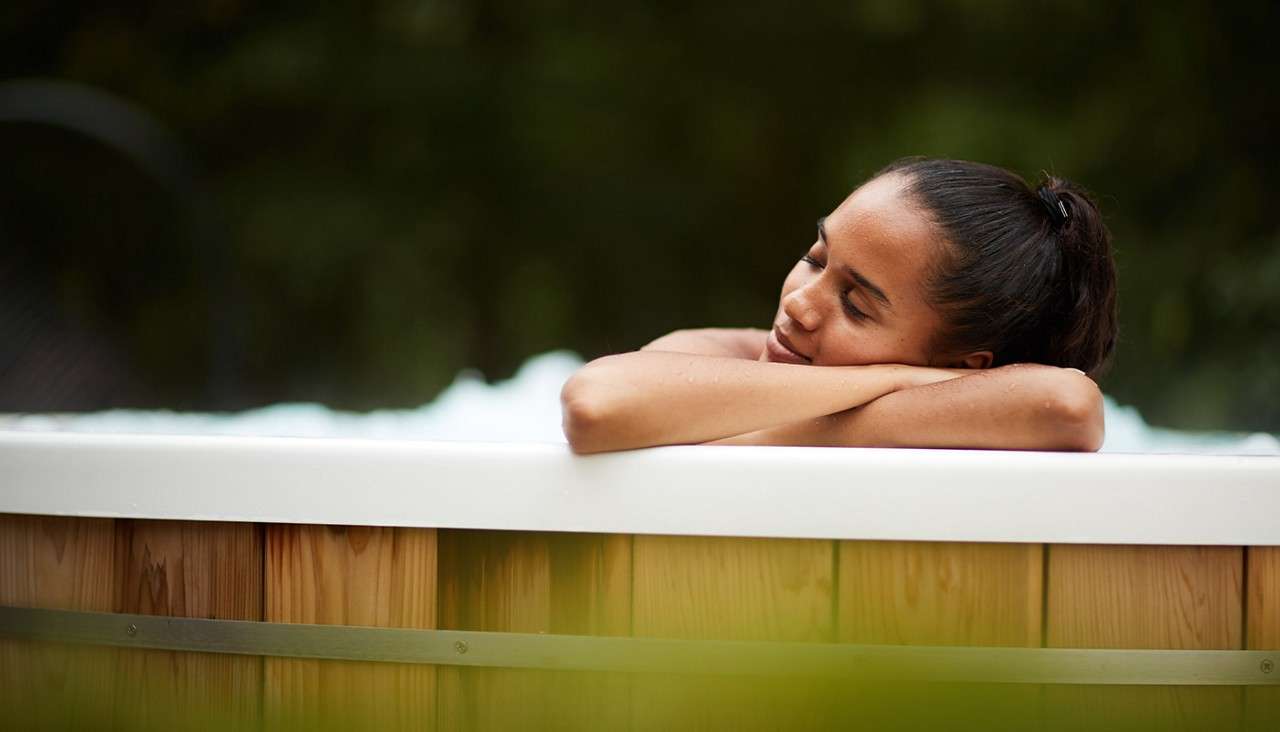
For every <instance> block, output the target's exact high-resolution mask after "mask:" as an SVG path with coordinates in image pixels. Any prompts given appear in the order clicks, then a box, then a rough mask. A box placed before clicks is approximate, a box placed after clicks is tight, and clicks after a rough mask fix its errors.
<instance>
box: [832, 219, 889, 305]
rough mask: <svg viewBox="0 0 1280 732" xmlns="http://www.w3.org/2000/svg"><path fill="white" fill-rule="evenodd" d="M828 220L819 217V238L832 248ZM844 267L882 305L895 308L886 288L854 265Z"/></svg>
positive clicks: (845, 271)
mask: <svg viewBox="0 0 1280 732" xmlns="http://www.w3.org/2000/svg"><path fill="white" fill-rule="evenodd" d="M826 221H827V217H826V216H823V217H822V218H820V219H818V239H819V240H820V241H821V242H822V245H823V246H825V247H827V248H828V249H830V248H831V245H830V244H828V243H827V227H826ZM842 269H844V273H845V274H847V275H849V277H851V278H853V281H854V282H856V283H858V286H859V287H861V288H862V289H864V290H866V291H867V292H868V293H869V294H870V295H871V296H872V297H874V298H875V299H876V300H877V301H879V302H880V304H881V305H884V306H885V307H886V308H889V309H890V310H892V309H893V303H891V302H889V296H888V295H886V294H884V290H881V289H880V288H879V287H877V286H876V283H874V282H872V281H871V280H869V279H867V278H866V277H865V276H864V275H863V274H862V273H861V272H859V271H858V270H856V269H854V268H853V267H850V266H849V265H847V264H846V265H844V266H843V267H842Z"/></svg>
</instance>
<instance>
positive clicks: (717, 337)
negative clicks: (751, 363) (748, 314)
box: [640, 328, 769, 360]
mask: <svg viewBox="0 0 1280 732" xmlns="http://www.w3.org/2000/svg"><path fill="white" fill-rule="evenodd" d="M768 335H769V332H768V331H766V330H761V329H759V328H690V329H685V330H677V331H673V332H671V333H668V334H667V335H664V336H662V337H661V338H658V339H656V340H654V341H653V342H652V343H649V344H648V345H646V346H644V347H643V348H641V349H640V350H642V351H671V352H675V353H693V354H697V355H700V356H723V357H729V358H748V359H752V360H754V359H756V358H757V357H759V355H760V352H761V351H763V350H764V342H765V338H766V337H767V336H768Z"/></svg>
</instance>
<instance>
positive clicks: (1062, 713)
mask: <svg viewBox="0 0 1280 732" xmlns="http://www.w3.org/2000/svg"><path fill="white" fill-rule="evenodd" d="M1048 560H1049V573H1048V574H1049V591H1048V613H1047V633H1046V641H1047V645H1048V646H1050V647H1054V648H1135V649H1136V648H1168V649H1206V650H1207V649H1225V650H1238V649H1240V648H1241V647H1242V643H1243V640H1244V638H1243V609H1244V606H1243V600H1244V598H1243V596H1242V580H1243V568H1244V561H1243V560H1244V554H1243V551H1242V550H1241V548H1240V547H1180V546H1179V547H1174V546H1098V545H1059V544H1054V545H1051V546H1050V548H1049V559H1048ZM1044 698H1045V703H1046V707H1047V711H1048V712H1049V720H1050V721H1057V722H1059V723H1060V724H1059V726H1060V727H1061V728H1063V729H1078V728H1079V726H1080V724H1081V722H1082V720H1081V718H1080V717H1079V716H1078V715H1079V714H1082V713H1084V714H1087V717H1086V721H1087V722H1088V723H1089V724H1090V725H1098V724H1101V725H1103V726H1107V725H1113V726H1118V727H1121V728H1124V729H1161V730H1164V729H1215V730H1217V729H1238V728H1239V727H1240V723H1241V709H1242V704H1243V693H1242V690H1241V689H1240V688H1239V687H1125V686H1092V687H1073V686H1048V687H1046V688H1045V697H1044Z"/></svg>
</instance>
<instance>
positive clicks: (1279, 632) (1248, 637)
mask: <svg viewBox="0 0 1280 732" xmlns="http://www.w3.org/2000/svg"><path fill="white" fill-rule="evenodd" d="M1246 552H1248V555H1247V557H1248V561H1247V564H1248V568H1249V571H1248V576H1247V578H1246V581H1245V587H1246V588H1248V589H1247V592H1248V597H1247V598H1246V607H1247V610H1246V612H1245V620H1246V624H1247V626H1246V628H1245V647H1246V648H1250V649H1255V650H1260V651H1261V650H1267V651H1272V650H1274V651H1276V653H1275V654H1274V657H1273V658H1271V659H1270V660H1271V662H1272V671H1271V673H1272V674H1273V675H1276V676H1280V547H1276V546H1251V547H1249V548H1248V549H1246ZM1245 722H1246V725H1245V726H1246V728H1247V729H1250V730H1259V732H1261V731H1262V730H1268V731H1272V730H1280V687H1277V686H1269V687H1262V686H1256V687H1250V688H1248V689H1245Z"/></svg>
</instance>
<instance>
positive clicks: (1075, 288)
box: [877, 158, 1116, 376]
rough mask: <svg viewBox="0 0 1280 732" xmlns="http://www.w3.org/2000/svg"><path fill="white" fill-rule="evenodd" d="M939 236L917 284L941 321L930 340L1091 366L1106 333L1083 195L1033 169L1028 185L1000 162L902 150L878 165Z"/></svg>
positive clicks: (1098, 235) (1098, 231)
mask: <svg viewBox="0 0 1280 732" xmlns="http://www.w3.org/2000/svg"><path fill="white" fill-rule="evenodd" d="M887 173H894V174H898V175H902V176H904V177H905V178H906V191H907V194H908V195H909V196H910V197H911V198H912V199H914V201H915V202H916V203H917V204H918V205H920V206H921V208H923V209H924V212H925V215H926V216H927V217H928V218H929V219H930V221H931V222H932V223H933V224H934V225H935V226H936V227H937V228H938V229H939V230H940V232H941V233H942V235H943V237H944V238H945V239H946V241H945V243H944V246H943V247H942V253H941V256H940V257H939V258H938V264H937V265H936V266H935V268H934V271H933V272H932V273H931V276H930V281H929V282H928V284H927V292H928V298H929V300H930V302H931V304H932V305H933V306H934V307H935V308H936V309H937V310H938V312H939V313H940V314H941V315H942V317H943V321H944V323H945V324H946V325H945V327H944V328H943V330H942V332H941V333H940V334H939V335H938V336H937V337H936V338H935V341H934V343H933V346H934V350H935V352H939V353H943V354H955V355H957V356H960V355H963V354H964V353H968V352H972V351H975V350H990V351H991V352H992V354H993V356H994V358H993V363H992V364H991V365H992V366H999V365H1002V364H1008V363H1018V362H1023V361H1030V362H1035V363H1042V364H1048V365H1051V366H1064V367H1071V368H1077V369H1080V370H1081V371H1084V372H1085V373H1087V374H1089V375H1091V376H1094V375H1097V374H1098V373H1099V372H1100V371H1101V370H1102V369H1103V368H1104V367H1105V366H1106V364H1107V362H1108V361H1109V359H1110V357H1111V353H1112V351H1113V350H1114V348H1115V342H1116V270H1115V262H1114V260H1113V258H1112V253H1111V233H1110V232H1109V231H1108V230H1107V227H1106V226H1105V225H1104V224H1103V223H1102V216H1101V215H1100V214H1099V213H1098V207H1097V205H1096V204H1095V203H1094V201H1093V198H1092V197H1090V195H1089V194H1088V193H1087V192H1086V191H1085V190H1084V189H1082V188H1080V187H1079V186H1077V185H1075V184H1074V183H1071V182H1069V181H1065V180H1062V179H1061V178H1056V177H1053V176H1051V175H1047V174H1046V175H1045V176H1044V179H1043V181H1042V182H1041V183H1040V185H1039V187H1038V188H1037V189H1034V190H1033V189H1032V188H1031V187H1030V186H1029V185H1027V183H1026V181H1024V180H1023V179H1022V178H1021V177H1019V176H1017V175H1016V174H1014V173H1011V172H1009V171H1007V170H1005V169H1003V168H998V167H996V166H993V165H983V164H981V163H971V162H967V161H962V160H936V159H929V158H903V159H901V160H898V161H896V162H894V163H891V164H890V165H889V166H888V167H886V168H885V169H884V170H881V171H880V172H879V173H878V174H877V177H879V176H880V175H885V174H887Z"/></svg>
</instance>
